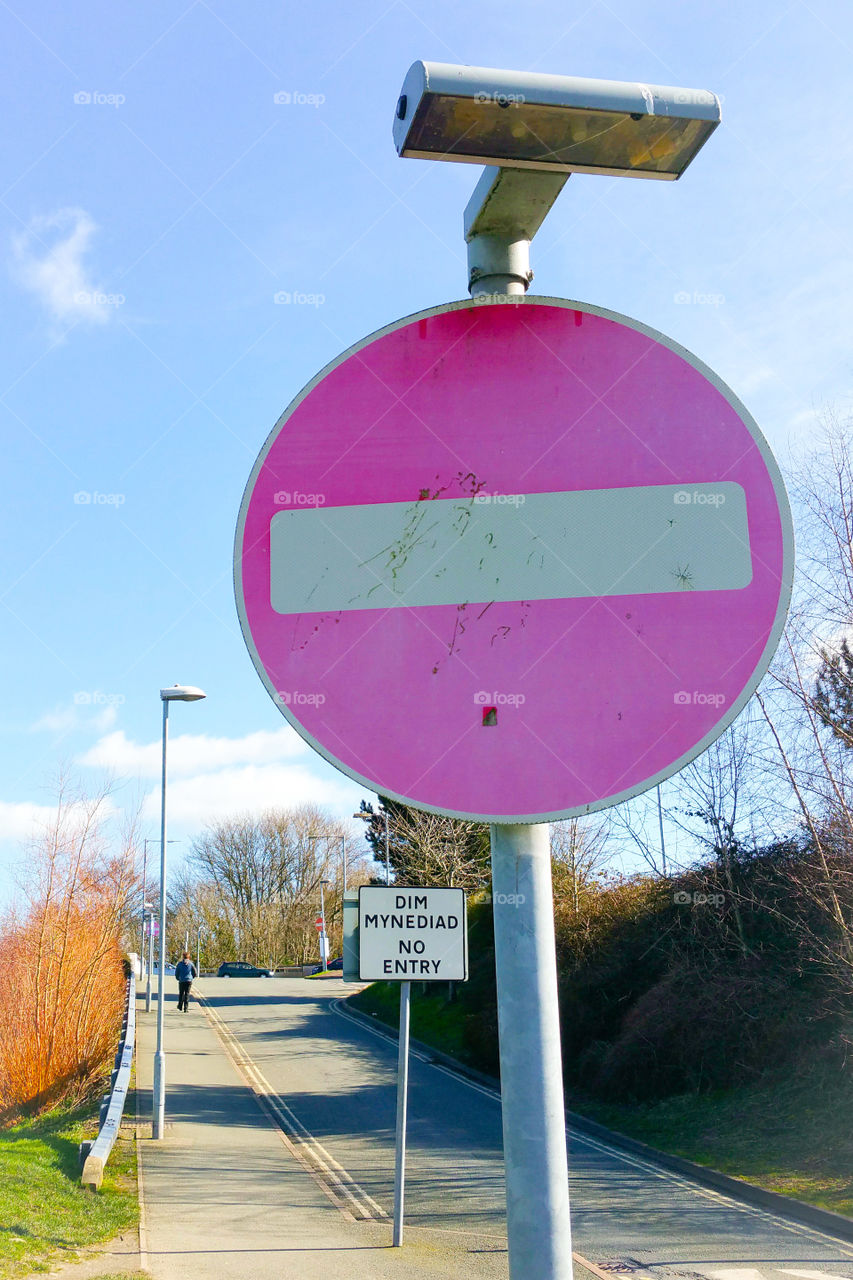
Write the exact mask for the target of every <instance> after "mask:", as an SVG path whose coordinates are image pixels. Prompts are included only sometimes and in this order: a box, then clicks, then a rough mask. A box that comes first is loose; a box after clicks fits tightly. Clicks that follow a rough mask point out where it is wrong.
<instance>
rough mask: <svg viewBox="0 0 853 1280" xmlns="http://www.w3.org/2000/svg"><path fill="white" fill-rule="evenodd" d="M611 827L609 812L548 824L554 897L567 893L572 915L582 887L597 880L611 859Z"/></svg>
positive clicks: (574, 912)
mask: <svg viewBox="0 0 853 1280" xmlns="http://www.w3.org/2000/svg"><path fill="white" fill-rule="evenodd" d="M610 830H611V823H610V817H609V815H608V814H604V815H602V814H593V815H591V816H590V817H588V818H569V819H568V820H567V821H565V822H554V823H552V824H551V859H552V862H553V864H554V896H555V897H556V898H559V897H561V896H563V895H567V896H568V898H569V900H570V902H571V905H572V912H573V914H574V915H578V914H579V913H580V898H581V892H582V890H583V889H584V888H587V887H589V886H590V885H592V884H593V883H594V882H596V881H597V880H598V878H599V877H600V876H601V874H602V873H603V872H604V871H605V870H606V869H607V867H608V866H609V865H610V862H611V861H612V857H613V854H612V850H611V847H610V843H609V842H610Z"/></svg>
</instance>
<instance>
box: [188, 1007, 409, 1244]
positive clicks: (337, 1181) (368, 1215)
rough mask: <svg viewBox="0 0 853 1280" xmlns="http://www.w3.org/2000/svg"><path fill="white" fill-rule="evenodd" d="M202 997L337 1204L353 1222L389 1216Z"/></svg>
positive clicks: (298, 1155)
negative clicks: (298, 1113)
mask: <svg viewBox="0 0 853 1280" xmlns="http://www.w3.org/2000/svg"><path fill="white" fill-rule="evenodd" d="M198 999H199V1003H200V1004H201V1006H202V1009H203V1010H204V1013H205V1015H206V1016H207V1018H208V1020H209V1022H210V1024H211V1026H212V1027H213V1029H214V1031H215V1032H216V1034H217V1036H218V1037H219V1040H220V1042H221V1044H222V1047H223V1048H224V1050H225V1052H226V1054H227V1055H228V1057H229V1058H230V1059H231V1061H232V1062H233V1064H234V1066H235V1067H236V1068H237V1070H238V1071H239V1073H240V1075H242V1077H243V1079H244V1080H245V1081H246V1083H247V1084H248V1086H249V1088H250V1089H251V1090H252V1092H253V1093H254V1094H255V1096H256V1098H257V1099H258V1102H259V1103H260V1104H261V1107H262V1108H263V1110H264V1111H265V1112H266V1114H267V1116H268V1117H269V1118H270V1119H271V1120H272V1122H273V1124H274V1125H275V1127H276V1129H277V1131H278V1133H279V1136H280V1137H281V1139H282V1141H283V1142H284V1145H285V1146H286V1147H287V1149H288V1150H289V1151H290V1153H291V1155H293V1157H294V1159H296V1160H297V1161H298V1163H299V1164H300V1165H301V1166H302V1168H303V1169H304V1170H305V1171H306V1173H309V1174H310V1175H311V1177H312V1178H313V1179H314V1181H315V1182H316V1183H317V1184H318V1186H320V1187H321V1188H322V1190H323V1191H324V1192H325V1193H326V1195H327V1196H328V1197H329V1199H330V1200H331V1201H332V1203H333V1204H334V1205H335V1207H336V1208H337V1209H338V1210H340V1212H341V1213H342V1214H343V1215H344V1217H345V1218H347V1219H348V1221H350V1222H365V1221H375V1220H377V1219H385V1218H387V1217H388V1214H387V1213H386V1212H385V1210H384V1209H383V1208H382V1206H381V1205H379V1204H377V1203H376V1201H375V1200H374V1199H373V1198H372V1196H369V1195H368V1194H367V1192H366V1191H365V1190H364V1189H363V1188H362V1187H360V1186H359V1185H358V1183H357V1182H356V1181H355V1179H354V1178H352V1177H350V1175H349V1174H348V1173H347V1171H346V1169H344V1167H343V1166H342V1165H340V1164H338V1162H337V1160H335V1158H334V1157H333V1156H332V1155H330V1154H329V1152H328V1151H327V1150H326V1148H325V1147H324V1146H322V1144H321V1143H319V1142H318V1141H317V1139H316V1138H315V1137H314V1136H313V1134H311V1133H309V1131H308V1130H307V1129H306V1128H305V1125H304V1124H302V1122H301V1120H300V1119H299V1118H298V1117H297V1116H296V1115H295V1114H294V1113H293V1111H291V1109H290V1107H289V1106H288V1105H287V1103H286V1102H285V1101H284V1099H283V1098H281V1097H280V1096H279V1095H278V1094H277V1093H276V1091H275V1089H274V1088H273V1087H272V1085H271V1084H270V1082H269V1081H268V1080H267V1078H266V1076H264V1074H263V1073H262V1072H261V1070H260V1069H259V1068H258V1066H257V1064H256V1063H255V1062H253V1061H252V1059H251V1057H250V1056H249V1054H248V1053H247V1052H246V1050H245V1048H244V1047H243V1045H242V1044H241V1043H240V1041H239V1040H238V1039H237V1037H236V1035H235V1034H234V1032H233V1031H232V1030H231V1028H230V1027H229V1026H228V1024H227V1023H226V1022H225V1021H224V1019H223V1018H222V1017H220V1015H219V1014H218V1013H217V1011H216V1010H215V1009H214V1008H213V1007H212V1005H211V1004H210V1003H209V1001H208V999H207V997H206V996H202V995H199V997H198Z"/></svg>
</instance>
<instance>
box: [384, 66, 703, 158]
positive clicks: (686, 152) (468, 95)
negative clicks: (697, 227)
mask: <svg viewBox="0 0 853 1280" xmlns="http://www.w3.org/2000/svg"><path fill="white" fill-rule="evenodd" d="M719 123H720V102H719V99H718V98H717V97H716V95H715V94H713V93H710V92H708V91H707V90H705V89H674V88H662V87H660V86H659V85H647V84H631V83H624V82H621V81H618V80H590V79H582V78H580V77H576V76H551V75H540V74H538V73H533V72H521V71H497V70H494V69H492V68H489V67H460V66H454V65H452V64H450V63H444V62H415V63H413V64H412V66H411V67H410V68H409V71H408V73H407V74H406V78H405V80H404V81H403V88H402V90H401V91H400V97H399V100H398V102H397V111H396V115H395V119H394V144H395V146H396V148H397V152H398V154H399V155H401V156H410V157H413V158H415V159H423V160H456V161H462V162H463V163H468V164H495V163H497V164H499V165H500V166H501V167H503V168H516V169H539V170H547V171H550V172H552V173H554V172H556V173H602V174H612V175H625V176H633V177H637V178H666V179H674V178H679V177H680V176H681V174H682V173H683V172H684V170H685V169H686V168H687V166H688V164H689V163H690V161H691V160H692V159H693V157H694V156H695V155H696V154H697V152H698V151H699V150H700V148H701V147H702V146H703V144H704V143H705V142H706V140H707V139H708V138H709V137H710V135H711V134H712V133H713V131H714V129H716V127H717V125H718V124H719Z"/></svg>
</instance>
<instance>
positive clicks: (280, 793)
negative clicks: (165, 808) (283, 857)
mask: <svg viewBox="0 0 853 1280" xmlns="http://www.w3.org/2000/svg"><path fill="white" fill-rule="evenodd" d="M362 795H363V792H362V791H361V790H360V789H359V788H358V787H357V786H356V784H355V783H353V782H349V781H348V780H346V779H345V778H343V777H341V779H340V781H337V780H334V779H333V780H330V779H328V778H322V777H320V776H318V775H315V774H313V773H311V772H310V771H309V769H307V768H306V767H305V766H304V765H287V764H260V765H245V766H243V767H242V768H230V769H218V770H216V771H215V772H213V773H206V774H201V775H197V776H196V777H193V778H182V779H179V780H177V781H175V782H172V781H170V783H169V821H170V823H174V824H181V825H182V826H184V827H188V828H195V829H200V828H201V827H203V826H205V825H206V824H207V823H208V822H210V821H211V820H212V819H216V818H225V817H229V816H233V815H235V814H238V813H247V812H252V813H259V812H261V811H262V810H263V809H272V808H281V809H289V808H292V807H293V806H295V805H300V804H318V805H328V806H330V807H332V808H336V809H340V810H342V811H343V810H345V811H346V812H348V813H353V812H354V811H355V809H356V808H358V801H359V800H360V799H361V797H362ZM159 816H160V789H159V787H157V788H154V789H153V790H151V791H150V792H149V793H148V795H147V796H146V797H145V800H144V803H143V808H142V818H143V821H148V822H150V823H152V824H153V823H155V822H156V821H157V820H158V819H159Z"/></svg>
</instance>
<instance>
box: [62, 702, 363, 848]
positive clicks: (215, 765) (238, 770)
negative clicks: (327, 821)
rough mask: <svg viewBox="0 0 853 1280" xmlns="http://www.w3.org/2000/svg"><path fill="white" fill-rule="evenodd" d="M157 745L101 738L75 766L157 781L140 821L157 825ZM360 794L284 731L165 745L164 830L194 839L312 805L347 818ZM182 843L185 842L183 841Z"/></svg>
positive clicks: (116, 736) (121, 736)
mask: <svg viewBox="0 0 853 1280" xmlns="http://www.w3.org/2000/svg"><path fill="white" fill-rule="evenodd" d="M160 752H161V742H160V739H159V738H157V739H155V741H153V742H134V741H133V740H132V739H130V738H128V737H127V735H126V734H125V733H124V731H123V730H121V729H119V730H116V732H115V733H108V734H105V735H104V736H103V737H101V738H99V740H98V741H97V742H96V743H95V745H94V746H93V747H91V748H90V749H89V750H88V751H86V752H85V754H84V755H82V756H80V757H78V760H77V763H78V764H80V765H84V766H87V767H90V768H94V769H100V770H106V771H107V772H109V773H111V774H114V775H118V776H120V777H131V778H142V779H145V780H146V781H148V780H153V779H157V780H158V784H157V785H155V786H152V787H150V790H147V791H146V794H145V796H144V799H143V802H142V813H141V817H142V821H143V824H144V825H145V826H146V827H150V829H152V830H154V829H156V827H157V824H158V822H159V818H160V787H159V778H160V767H161V755H160ZM363 795H364V790H363V788H361V787H359V786H358V785H357V784H356V783H354V782H350V781H349V780H348V779H346V778H345V777H342V776H339V775H338V774H337V773H336V771H334V770H332V769H331V768H330V767H329V766H327V765H326V764H324V763H322V762H321V761H320V759H319V758H318V757H317V756H316V755H315V753H314V752H313V751H311V749H310V748H309V747H308V745H307V744H306V743H305V742H303V740H302V738H300V736H299V734H298V733H297V732H296V731H295V729H292V728H291V727H290V725H283V726H282V727H281V728H280V729H274V730H259V731H258V732H256V733H249V734H246V735H245V736H244V737H242V738H214V737H209V736H208V735H206V734H192V733H186V734H180V735H178V736H177V737H174V738H171V739H170V740H169V822H170V829H173V830H175V831H180V832H181V833H187V834H194V833H195V832H198V831H199V830H200V829H201V828H202V827H204V826H205V825H206V824H207V823H209V822H210V821H212V820H214V819H219V818H225V817H231V816H234V815H236V814H239V813H247V812H254V813H258V812H261V811H262V810H264V809H271V808H285V809H287V808H292V807H294V806H296V805H300V804H317V805H324V806H328V807H329V808H331V809H332V810H333V811H334V812H336V813H337V814H339V816H341V817H345V816H348V815H349V814H351V813H353V812H354V811H355V810H356V809H357V808H358V806H359V802H360V800H361V799H362V797H363ZM181 838H182V839H183V838H184V836H183V834H182V835H181Z"/></svg>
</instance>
